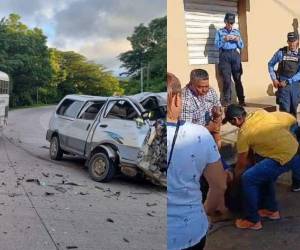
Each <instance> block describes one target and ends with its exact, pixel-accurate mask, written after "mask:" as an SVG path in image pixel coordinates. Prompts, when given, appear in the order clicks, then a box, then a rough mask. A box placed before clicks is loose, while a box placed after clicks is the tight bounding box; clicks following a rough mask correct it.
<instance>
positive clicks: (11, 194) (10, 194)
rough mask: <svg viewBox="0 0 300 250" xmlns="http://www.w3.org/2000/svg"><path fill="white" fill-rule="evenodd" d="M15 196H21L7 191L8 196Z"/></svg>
mask: <svg viewBox="0 0 300 250" xmlns="http://www.w3.org/2000/svg"><path fill="white" fill-rule="evenodd" d="M16 196H22V194H16V193H9V194H8V197H16Z"/></svg>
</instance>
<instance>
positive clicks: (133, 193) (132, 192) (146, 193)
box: [130, 192, 151, 195]
mask: <svg viewBox="0 0 300 250" xmlns="http://www.w3.org/2000/svg"><path fill="white" fill-rule="evenodd" d="M130 193H131V194H142V195H143V194H146V195H148V194H151V192H130Z"/></svg>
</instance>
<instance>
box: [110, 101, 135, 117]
mask: <svg viewBox="0 0 300 250" xmlns="http://www.w3.org/2000/svg"><path fill="white" fill-rule="evenodd" d="M113 103H114V104H113V105H112V104H111V103H110V104H109V105H108V106H110V107H111V106H112V108H110V109H108V113H107V114H106V116H105V118H110V119H123V120H134V119H136V118H138V116H139V115H138V113H137V112H136V110H135V109H134V107H133V106H132V105H131V104H130V103H129V102H127V101H125V100H120V101H113Z"/></svg>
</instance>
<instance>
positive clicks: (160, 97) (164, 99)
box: [130, 92, 167, 106]
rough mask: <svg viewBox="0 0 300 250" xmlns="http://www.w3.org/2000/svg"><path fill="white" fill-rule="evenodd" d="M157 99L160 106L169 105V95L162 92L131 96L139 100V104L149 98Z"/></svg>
mask: <svg viewBox="0 0 300 250" xmlns="http://www.w3.org/2000/svg"><path fill="white" fill-rule="evenodd" d="M152 96H153V97H156V98H157V100H158V103H159V105H161V106H164V105H167V93H166V92H160V93H152V92H143V93H139V94H136V95H132V96H130V97H131V98H133V99H135V100H137V101H138V102H142V101H144V100H145V99H147V98H149V97H152Z"/></svg>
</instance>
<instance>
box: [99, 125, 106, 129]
mask: <svg viewBox="0 0 300 250" xmlns="http://www.w3.org/2000/svg"><path fill="white" fill-rule="evenodd" d="M99 127H101V128H106V127H107V125H106V124H100V126H99Z"/></svg>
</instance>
